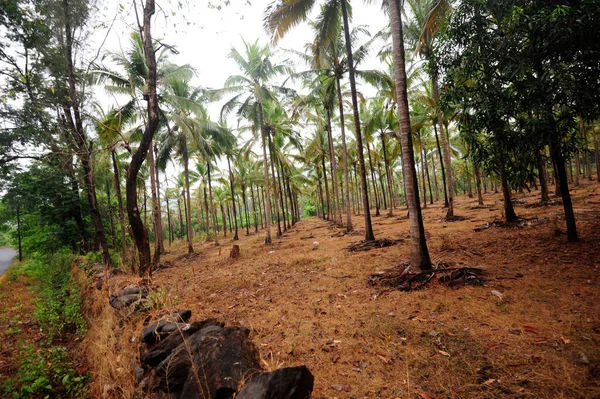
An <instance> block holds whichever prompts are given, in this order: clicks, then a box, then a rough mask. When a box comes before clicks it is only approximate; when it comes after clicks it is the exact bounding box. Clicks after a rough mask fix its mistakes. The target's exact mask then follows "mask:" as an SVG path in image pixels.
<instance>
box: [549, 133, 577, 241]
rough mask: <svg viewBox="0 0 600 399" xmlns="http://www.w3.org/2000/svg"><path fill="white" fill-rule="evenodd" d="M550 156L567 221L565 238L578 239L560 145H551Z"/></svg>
mask: <svg viewBox="0 0 600 399" xmlns="http://www.w3.org/2000/svg"><path fill="white" fill-rule="evenodd" d="M551 151H552V158H553V159H554V163H555V165H556V174H557V175H558V179H557V180H558V184H559V185H560V193H561V197H562V202H563V209H564V211H565V220H566V222H567V239H568V240H569V242H576V241H579V237H578V235H577V225H576V223H575V214H574V213H573V203H572V202H571V194H570V193H569V183H568V181H567V172H566V170H565V158H564V156H563V155H562V153H561V152H560V146H559V145H556V146H552V148H551Z"/></svg>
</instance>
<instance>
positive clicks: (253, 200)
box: [250, 184, 260, 233]
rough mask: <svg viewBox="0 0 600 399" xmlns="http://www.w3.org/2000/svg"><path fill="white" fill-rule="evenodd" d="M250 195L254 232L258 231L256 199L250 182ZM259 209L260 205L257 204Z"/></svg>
mask: <svg viewBox="0 0 600 399" xmlns="http://www.w3.org/2000/svg"><path fill="white" fill-rule="evenodd" d="M250 196H251V198H252V213H253V215H252V216H253V218H252V219H254V232H255V233H258V219H257V216H258V213H257V212H256V200H255V199H254V187H253V186H252V184H250ZM259 209H260V205H259Z"/></svg>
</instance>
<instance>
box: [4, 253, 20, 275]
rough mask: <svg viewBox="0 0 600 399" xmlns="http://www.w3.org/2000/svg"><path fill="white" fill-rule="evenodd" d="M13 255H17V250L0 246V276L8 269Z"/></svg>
mask: <svg viewBox="0 0 600 399" xmlns="http://www.w3.org/2000/svg"><path fill="white" fill-rule="evenodd" d="M15 256H17V251H15V250H14V249H12V248H0V276H2V275H3V274H4V272H5V271H6V270H8V268H9V267H10V265H11V264H12V261H13V258H14V257H15Z"/></svg>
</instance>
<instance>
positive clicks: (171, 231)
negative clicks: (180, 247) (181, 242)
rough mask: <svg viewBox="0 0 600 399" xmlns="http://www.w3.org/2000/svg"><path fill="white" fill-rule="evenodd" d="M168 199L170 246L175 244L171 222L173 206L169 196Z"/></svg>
mask: <svg viewBox="0 0 600 399" xmlns="http://www.w3.org/2000/svg"><path fill="white" fill-rule="evenodd" d="M166 199H167V224H168V225H169V247H171V245H172V244H173V225H172V224H171V207H170V206H169V197H167V198H166Z"/></svg>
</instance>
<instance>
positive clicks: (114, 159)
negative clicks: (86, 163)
mask: <svg viewBox="0 0 600 399" xmlns="http://www.w3.org/2000/svg"><path fill="white" fill-rule="evenodd" d="M111 158H112V164H113V173H114V176H115V193H116V195H117V203H118V204H119V224H120V225H121V253H122V255H121V256H123V260H124V261H126V256H127V239H126V235H125V228H126V226H125V211H124V210H123V197H122V196H121V179H120V177H119V164H118V163H117V155H116V153H115V150H114V149H113V150H112V151H111ZM132 263H133V262H132Z"/></svg>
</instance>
